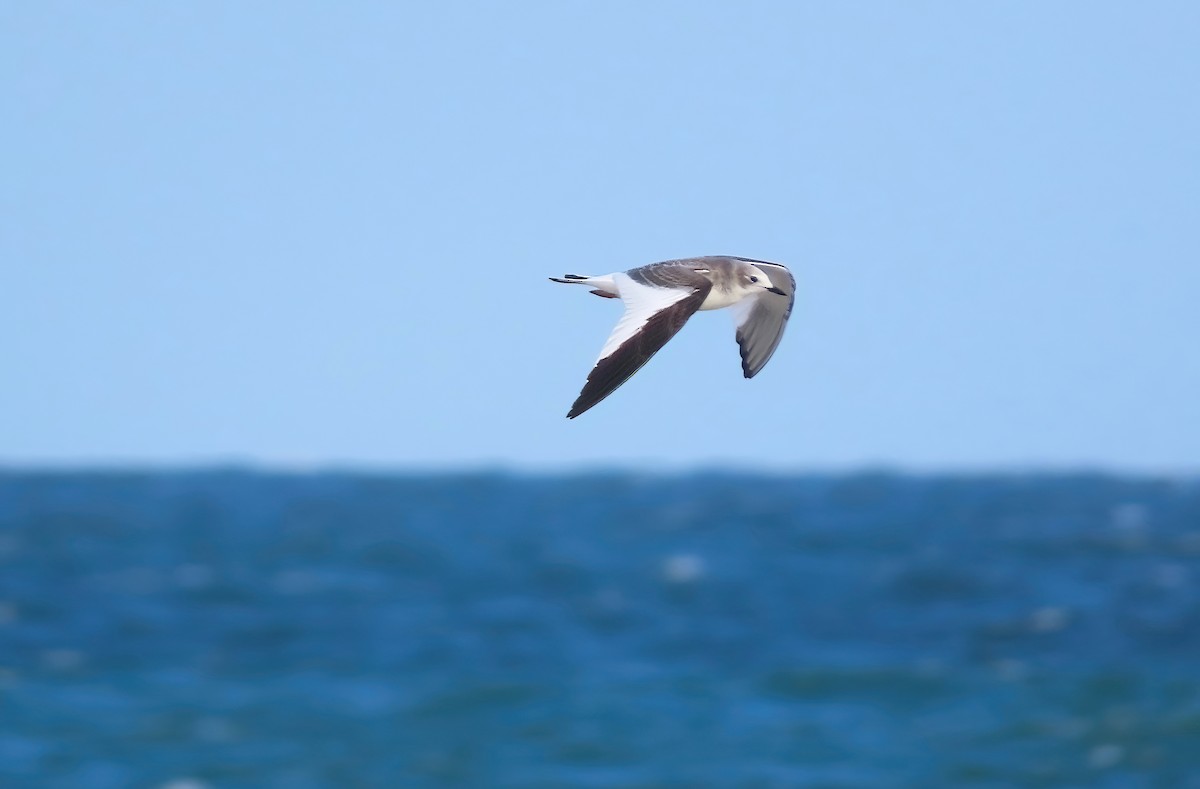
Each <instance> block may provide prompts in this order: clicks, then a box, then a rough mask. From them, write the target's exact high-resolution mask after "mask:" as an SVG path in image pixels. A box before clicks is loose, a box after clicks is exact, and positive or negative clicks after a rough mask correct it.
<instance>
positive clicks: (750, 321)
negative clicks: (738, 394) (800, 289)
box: [730, 260, 796, 378]
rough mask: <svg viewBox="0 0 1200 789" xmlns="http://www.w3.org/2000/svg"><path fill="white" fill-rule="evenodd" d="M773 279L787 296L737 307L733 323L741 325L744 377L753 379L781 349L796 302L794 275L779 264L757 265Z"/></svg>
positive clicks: (768, 295)
mask: <svg viewBox="0 0 1200 789" xmlns="http://www.w3.org/2000/svg"><path fill="white" fill-rule="evenodd" d="M753 262H754V265H756V266H758V267H759V268H760V269H762V271H763V273H764V274H766V275H767V276H768V277H770V279H771V284H772V285H774V286H775V287H777V288H779V289H780V290H782V291H783V292H784V296H780V295H779V294H777V293H763V294H761V295H759V296H755V297H753V298H749V299H743V300H742V301H740V302H738V303H737V304H734V305H733V306H732V307H730V309H731V310H732V311H733V319H734V322H735V323H736V324H737V342H738V347H739V349H740V350H741V353H742V373H743V374H744V375H745V376H746V377H747V378H753V377H754V376H756V375H758V371H759V370H761V369H762V368H763V367H764V366H765V365H766V363H767V361H768V360H769V359H770V358H771V355H772V354H773V353H775V349H776V348H777V347H779V341H780V340H781V339H782V338H783V329H784V327H785V326H787V320H788V316H790V315H791V314H792V305H793V304H794V303H795V301H796V280H795V279H794V278H793V277H792V272H790V271H788V270H787V268H786V267H784V266H781V265H779V264H778V263H766V262H763V261H758V260H756V261H753Z"/></svg>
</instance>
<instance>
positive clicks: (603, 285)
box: [550, 274, 620, 299]
mask: <svg viewBox="0 0 1200 789" xmlns="http://www.w3.org/2000/svg"><path fill="white" fill-rule="evenodd" d="M550 281H551V282H562V283H565V284H567V285H589V286H591V288H592V293H595V294H596V295H597V296H603V297H604V298H606V299H616V298H619V297H620V296H619V294H620V290H619V289H618V288H617V283H616V280H615V279H614V278H613V275H612V274H609V275H607V276H603V277H583V276H580V275H579V274H563V276H562V279H559V278H558V277H551V278H550Z"/></svg>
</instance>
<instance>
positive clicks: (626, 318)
mask: <svg viewBox="0 0 1200 789" xmlns="http://www.w3.org/2000/svg"><path fill="white" fill-rule="evenodd" d="M688 273H689V274H691V275H692V276H688V277H687V278H686V279H685V280H684V281H683V282H680V283H679V284H677V285H673V286H670V287H661V286H657V285H648V284H645V283H644V282H640V281H638V280H635V279H634V278H633V277H630V276H629V275H627V274H616V275H614V278H615V279H616V280H617V283H618V285H619V287H620V291H621V299H622V300H623V301H624V302H625V314H624V315H622V316H621V320H619V321H618V322H617V325H616V327H615V328H613V331H612V334H610V335H609V337H608V342H606V343H604V349H603V350H601V351H600V358H599V359H597V360H596V366H595V367H593V368H592V372H591V374H589V375H588V379H587V383H586V384H584V386H583V391H582V392H580V393H579V397H578V398H576V399H575V403H574V404H573V405H572V406H571V411H570V413H568V414H567V417H568V418H570V419H574V418H575V417H577V416H579V415H580V414H582V413H583V412H584V411H586V410H588V409H589V408H591V407H592V406H594V405H595V404H596V403H599V402H600V401H601V400H603V399H604V398H606V397H608V396H609V395H610V394H612V393H613V392H614V391H615V390H616V389H617V387H619V386H620V385H621V384H623V383H625V382H626V381H628V380H629V377H630V376H631V375H633V374H634V373H636V372H637V371H638V370H640V369H641V367H642V365H644V364H645V363H646V362H648V361H650V357H652V356H654V354H656V353H658V350H659V348H662V347H663V346H664V345H666V343H667V340H669V339H671V338H672V337H674V336H675V333H676V332H678V331H679V330H680V329H681V328H683V324H685V323H687V321H688V318H690V317H692V314H693V313H695V312H696V310H697V309H699V308H700V305H701V304H702V303H704V299H705V298H706V297H707V296H708V292H709V290H711V289H712V283H711V282H710V281H709V280H708V278H707V277H704V276H702V275H700V274H696V273H695V272H691V271H689V272H688ZM685 283H687V284H685Z"/></svg>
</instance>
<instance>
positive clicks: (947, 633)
mask: <svg viewBox="0 0 1200 789" xmlns="http://www.w3.org/2000/svg"><path fill="white" fill-rule="evenodd" d="M0 786H3V787H26V786H27V787H39V788H40V787H70V788H71V789H76V788H79V789H110V788H113V789H116V788H118V787H120V788H123V787H148V788H150V789H215V788H217V787H247V788H251V787H279V788H280V789H283V788H285V787H286V788H287V789H292V788H293V787H295V788H297V789H305V788H306V787H359V786H362V787H376V786H378V787H441V786H466V787H473V786H478V787H547V788H549V787H629V788H631V789H632V787H645V788H649V787H724V786H729V787H893V786H896V787H941V786H946V787H1010V786H1034V787H1041V786H1044V787H1051V786H1053V787H1061V786H1070V787H1122V788H1123V787H1163V788H1164V789H1176V788H1177V787H1184V788H1186V787H1194V788H1196V789H1200V484H1197V482H1196V481H1194V480H1146V479H1143V480H1131V479H1119V478H1111V477H1098V476H1080V477H1061V476H1060V477H1038V476H1027V477H978V478H909V477H900V476H888V475H858V476H846V477H799V478H789V477H757V476H738V475H723V474H707V475H696V476H684V477H656V476H636V475H619V474H610V475H595V476H575V477H559V478H538V477H517V476H505V475H476V476H431V477H412V476H408V477H400V476H395V477H392V476H365V475H311V476H305V475H297V476H279V475H261V474H250V473H236V472H228V473H223V472H222V473H217V472H213V473H164V474H65V473H64V474H33V473H19V472H11V471H10V472H7V473H0Z"/></svg>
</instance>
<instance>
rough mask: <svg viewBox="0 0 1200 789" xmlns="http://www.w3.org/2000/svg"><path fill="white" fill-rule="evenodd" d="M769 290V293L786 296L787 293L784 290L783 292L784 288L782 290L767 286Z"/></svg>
mask: <svg viewBox="0 0 1200 789" xmlns="http://www.w3.org/2000/svg"><path fill="white" fill-rule="evenodd" d="M767 291H768V292H769V293H777V294H779V295H780V296H786V295H787V294H786V293H784V292H783V291H782V290H780V289H779V288H767Z"/></svg>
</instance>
